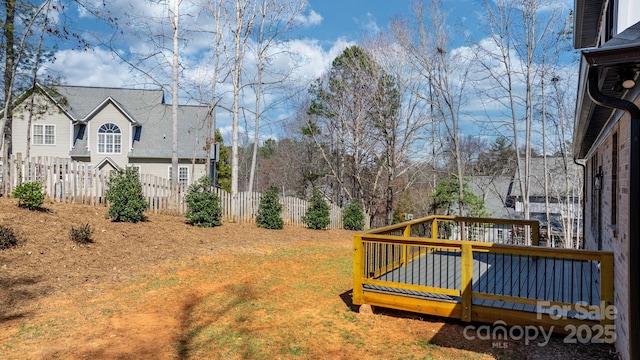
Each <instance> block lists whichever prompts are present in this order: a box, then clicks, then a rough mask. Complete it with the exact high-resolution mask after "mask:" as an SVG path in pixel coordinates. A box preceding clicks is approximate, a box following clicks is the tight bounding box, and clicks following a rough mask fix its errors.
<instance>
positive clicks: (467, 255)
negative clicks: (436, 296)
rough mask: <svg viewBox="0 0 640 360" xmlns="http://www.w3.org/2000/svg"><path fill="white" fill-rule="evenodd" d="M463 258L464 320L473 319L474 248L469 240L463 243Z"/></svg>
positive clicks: (461, 286) (461, 285) (461, 283)
mask: <svg viewBox="0 0 640 360" xmlns="http://www.w3.org/2000/svg"><path fill="white" fill-rule="evenodd" d="M461 251H462V254H461V259H462V273H461V282H460V290H461V298H462V317H461V320H462V321H466V322H469V321H471V302H472V300H473V297H472V294H471V292H472V282H473V248H472V247H471V244H470V243H468V242H465V243H462V244H461Z"/></svg>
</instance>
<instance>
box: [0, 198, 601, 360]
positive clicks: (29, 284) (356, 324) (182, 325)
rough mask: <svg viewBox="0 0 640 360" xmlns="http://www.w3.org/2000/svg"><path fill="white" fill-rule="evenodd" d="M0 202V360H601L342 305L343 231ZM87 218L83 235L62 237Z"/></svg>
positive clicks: (570, 349)
mask: <svg viewBox="0 0 640 360" xmlns="http://www.w3.org/2000/svg"><path fill="white" fill-rule="evenodd" d="M45 208H46V210H45V211H39V212H32V211H28V210H26V209H21V208H18V207H17V203H16V202H15V200H13V199H6V198H0V224H2V225H5V226H9V227H11V228H13V229H14V231H15V233H16V235H17V237H18V239H19V244H18V246H17V247H15V248H12V249H9V250H0V358H2V359H327V358H329V359H331V358H333V359H493V358H496V359H520V358H523V359H524V358H541V359H542V358H563V359H564V360H568V359H588V358H600V359H601V358H612V355H611V354H610V352H611V347H608V346H602V345H597V346H594V345H591V346H589V345H565V344H563V343H562V338H561V337H554V339H553V340H552V342H551V343H550V344H549V345H548V346H547V347H544V348H541V347H538V346H536V345H525V344H524V343H523V342H517V341H513V342H509V343H508V344H507V346H506V348H492V346H491V342H487V341H481V340H474V341H469V340H466V339H465V338H464V337H463V335H462V333H463V328H464V326H465V324H463V323H459V322H456V321H451V320H448V321H445V319H440V318H421V317H420V316H419V315H416V314H407V313H398V312H391V311H384V310H383V309H377V312H376V314H375V315H366V314H359V313H357V312H354V311H352V310H351V309H350V307H349V304H350V293H349V291H350V290H351V286H352V285H351V281H352V265H351V264H352V258H351V257H352V236H353V233H352V232H348V231H313V230H308V229H302V228H295V227H285V229H284V230H263V229H259V228H257V227H256V226H255V225H253V224H229V223H225V224H224V225H223V226H220V227H216V228H208V229H205V228H196V227H192V226H189V225H187V224H186V223H185V220H184V218H182V217H178V216H171V215H154V214H149V219H148V221H147V222H143V223H138V224H128V223H114V222H111V221H109V220H108V219H106V217H105V214H106V208H101V207H90V206H82V205H68V204H57V203H46V204H45ZM87 223H88V224H90V226H91V227H92V228H93V229H94V235H93V240H94V242H93V243H91V244H88V245H79V244H76V243H74V242H73V241H71V240H70V237H69V230H70V228H71V227H72V226H75V227H78V226H80V225H82V224H87Z"/></svg>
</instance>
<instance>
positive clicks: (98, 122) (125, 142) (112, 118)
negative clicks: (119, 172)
mask: <svg viewBox="0 0 640 360" xmlns="http://www.w3.org/2000/svg"><path fill="white" fill-rule="evenodd" d="M107 123H112V124H115V125H117V126H118V127H119V128H120V131H121V136H122V139H121V141H122V149H121V151H120V153H119V154H100V153H98V130H99V129H100V127H101V126H102V125H103V124H107ZM88 131H89V149H90V151H91V162H92V163H93V164H98V163H100V162H101V161H102V160H104V159H105V158H107V157H108V158H110V159H111V160H113V161H114V162H115V163H116V164H117V165H118V166H119V167H124V166H125V165H127V164H128V163H129V156H128V153H129V149H130V148H131V122H130V121H129V119H127V118H126V117H125V116H124V115H123V114H122V112H120V110H118V108H116V107H115V106H113V104H107V105H106V106H105V107H104V109H102V111H100V112H99V113H97V114H96V115H95V116H94V117H93V118H92V119H91V120H90V121H89V127H88Z"/></svg>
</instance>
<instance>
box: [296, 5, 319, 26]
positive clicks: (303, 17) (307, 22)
mask: <svg viewBox="0 0 640 360" xmlns="http://www.w3.org/2000/svg"><path fill="white" fill-rule="evenodd" d="M322 19H323V18H322V15H320V14H318V13H317V12H315V11H314V10H313V9H311V10H309V13H308V14H300V15H298V18H297V20H298V23H300V25H302V26H304V27H311V26H315V25H320V23H322Z"/></svg>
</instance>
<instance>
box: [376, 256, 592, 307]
mask: <svg viewBox="0 0 640 360" xmlns="http://www.w3.org/2000/svg"><path fill="white" fill-rule="evenodd" d="M460 254H461V253H460V252H459V251H452V250H435V251H429V252H427V253H426V254H424V255H422V256H419V257H417V258H416V259H414V260H413V261H412V262H410V263H409V264H408V265H407V266H401V267H399V268H397V269H395V270H393V271H390V272H388V273H386V274H383V275H382V276H380V277H378V278H377V279H378V280H383V281H392V282H401V283H405V284H412V285H423V286H430V287H436V288H446V289H457V290H459V289H460V287H461V280H462V279H461V274H462V271H461V269H462V260H461V256H460ZM597 266H598V265H597V262H595V261H570V260H562V259H553V258H544V257H537V258H535V257H531V256H517V255H516V256H514V255H507V254H496V253H477V252H476V253H474V254H473V282H472V289H473V291H474V292H482V293H488V294H495V295H504V296H515V297H525V298H530V299H537V300H540V301H558V302H565V303H569V304H575V303H577V302H586V303H587V304H590V305H598V304H599V301H600V284H599V283H598V279H599V270H598V267H597ZM365 289H367V290H373V291H380V292H393V293H399V294H403V295H407V296H414V297H426V298H435V299H440V300H449V301H460V298H459V297H455V296H446V295H439V294H433V293H424V292H418V291H407V290H398V289H393V287H392V286H389V287H373V286H371V285H365ZM473 304H474V305H483V306H491V307H498V308H503V309H514V310H524V311H536V308H535V307H534V306H532V305H524V304H517V303H512V302H503V301H495V300H480V299H474V301H473Z"/></svg>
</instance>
